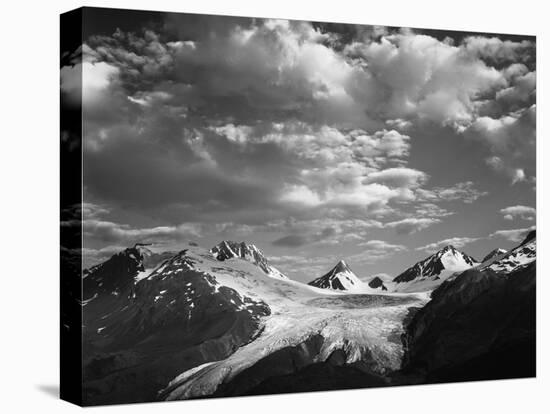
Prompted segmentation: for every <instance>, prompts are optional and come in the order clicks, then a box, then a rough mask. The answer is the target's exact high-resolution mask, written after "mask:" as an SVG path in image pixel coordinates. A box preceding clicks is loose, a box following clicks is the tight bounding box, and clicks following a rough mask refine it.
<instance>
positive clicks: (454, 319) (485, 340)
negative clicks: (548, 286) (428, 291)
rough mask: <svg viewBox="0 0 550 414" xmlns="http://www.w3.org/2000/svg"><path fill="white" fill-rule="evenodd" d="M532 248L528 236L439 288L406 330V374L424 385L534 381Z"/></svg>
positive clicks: (534, 248)
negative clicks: (517, 379) (503, 253)
mask: <svg viewBox="0 0 550 414" xmlns="http://www.w3.org/2000/svg"><path fill="white" fill-rule="evenodd" d="M535 243H536V240H535V236H534V234H533V235H529V237H528V238H527V239H526V241H525V242H524V243H522V244H521V245H520V246H518V247H517V248H515V249H513V250H512V251H511V252H510V253H509V254H508V255H506V256H505V257H504V258H502V259H501V260H499V261H497V262H494V263H493V264H492V265H490V266H487V267H485V268H477V269H471V270H467V271H465V272H463V273H461V274H459V275H457V276H455V277H453V278H450V279H449V280H447V281H446V282H444V283H443V284H442V285H441V286H439V287H438V288H437V289H436V290H435V291H434V292H433V293H432V300H431V302H429V303H428V304H427V305H426V306H425V307H424V308H423V309H421V310H420V311H418V312H417V313H416V315H415V316H414V317H413V319H412V321H411V323H410V324H409V325H408V327H407V333H406V335H404V343H405V347H406V353H405V358H404V364H403V371H404V372H406V373H409V374H413V375H417V376H418V375H419V376H420V377H421V378H423V381H427V382H445V381H469V380H480V379H496V378H515V377H529V376H534V375H535V366H536V364H535V355H536V344H535V328H536V326H535V325H536V323H535V322H536V318H535V316H536V257H535V255H536V246H535ZM512 263H514V265H513V266H512Z"/></svg>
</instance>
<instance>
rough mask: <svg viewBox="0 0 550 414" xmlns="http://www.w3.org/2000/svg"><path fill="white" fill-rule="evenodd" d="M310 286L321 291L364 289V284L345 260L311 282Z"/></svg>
mask: <svg viewBox="0 0 550 414" xmlns="http://www.w3.org/2000/svg"><path fill="white" fill-rule="evenodd" d="M308 285H311V286H315V287H318V288H321V289H334V290H348V291H359V290H361V289H362V288H363V282H361V280H359V278H358V277H357V276H356V275H355V273H353V271H352V270H351V268H350V267H349V266H348V265H347V263H346V262H345V261H344V260H340V261H339V262H338V263H337V264H336V266H334V267H333V268H332V269H331V270H330V271H329V272H328V273H326V274H324V275H323V276H321V277H319V278H317V279H315V280H313V281H311V282H309V283H308Z"/></svg>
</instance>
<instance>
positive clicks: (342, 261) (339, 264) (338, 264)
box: [336, 260, 349, 268]
mask: <svg viewBox="0 0 550 414" xmlns="http://www.w3.org/2000/svg"><path fill="white" fill-rule="evenodd" d="M336 267H344V268H349V266H348V264H347V263H346V262H345V261H344V260H340V261H339V262H338V263H337V264H336Z"/></svg>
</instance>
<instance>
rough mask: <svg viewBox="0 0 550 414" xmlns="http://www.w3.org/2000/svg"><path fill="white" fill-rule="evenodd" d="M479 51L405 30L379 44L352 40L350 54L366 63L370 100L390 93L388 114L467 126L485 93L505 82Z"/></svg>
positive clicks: (383, 103) (385, 103) (383, 105)
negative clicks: (478, 99) (482, 57)
mask: <svg viewBox="0 0 550 414" xmlns="http://www.w3.org/2000/svg"><path fill="white" fill-rule="evenodd" d="M480 50H481V49H480V48H479V47H478V48H475V49H474V46H473V45H470V46H469V48H468V45H467V44H461V45H458V46H455V45H453V44H452V42H450V41H448V40H447V39H446V40H443V41H439V40H438V39H436V38H434V37H431V36H427V35H420V34H416V33H414V32H412V31H409V32H404V31H403V32H401V33H393V34H390V35H386V36H383V37H381V38H380V40H379V41H375V42H369V43H362V42H356V43H352V44H350V45H348V46H347V47H346V49H345V53H346V54H347V55H348V56H350V57H353V58H356V59H360V58H362V59H364V60H365V61H366V62H367V65H368V66H367V71H368V73H369V75H371V76H370V77H369V78H368V81H363V85H364V87H365V88H368V89H369V90H370V91H371V92H370V93H369V94H368V95H367V94H364V95H366V96H367V97H368V98H370V99H375V98H378V99H380V98H381V97H382V96H384V95H385V96H386V97H387V98H386V99H381V100H380V101H379V102H378V105H377V111H378V112H383V113H384V115H385V116H386V117H387V118H389V119H399V118H403V117H415V118H420V119H424V120H428V121H432V122H437V123H440V124H447V125H463V124H468V123H470V122H471V121H472V120H473V119H474V118H475V112H476V104H475V102H476V99H477V97H478V96H479V95H480V94H483V92H487V91H491V90H494V89H498V88H502V87H504V86H506V80H505V78H504V76H503V75H502V74H501V73H500V72H499V71H498V70H497V69H495V68H494V67H491V66H488V65H487V64H486V63H485V62H484V61H483V60H482V59H480V58H479V57H480V55H481V51H480ZM484 51H485V50H484ZM486 53H489V51H487V52H486ZM373 79H376V81H374V80H373ZM371 104H374V102H371ZM373 106H374V105H373Z"/></svg>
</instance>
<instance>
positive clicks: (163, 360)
mask: <svg viewBox="0 0 550 414" xmlns="http://www.w3.org/2000/svg"><path fill="white" fill-rule="evenodd" d="M147 250H148V249H147ZM147 250H145V249H143V247H142V246H141V247H140V246H134V247H132V248H128V249H125V250H124V251H122V252H120V253H117V254H115V255H114V256H113V257H111V258H110V259H109V260H107V261H106V262H104V263H102V264H100V265H98V266H94V267H92V268H90V269H88V270H87V271H85V272H84V273H85V276H84V279H83V284H84V297H85V298H88V299H87V300H85V301H83V302H82V310H83V312H82V314H83V328H82V331H83V348H84V355H86V359H85V360H84V367H83V370H84V380H83V381H84V385H83V386H84V399H85V401H87V404H92V405H95V404H106V403H121V402H129V401H134V402H135V401H151V400H156V399H157V391H158V390H159V389H161V388H163V387H164V386H166V384H167V383H168V382H169V381H170V379H172V378H174V377H175V376H176V375H177V374H178V373H179V372H181V370H185V369H188V368H192V367H194V366H197V365H201V364H203V363H206V362H208V361H211V360H218V359H223V358H225V357H227V356H228V355H230V354H231V353H233V352H234V351H235V350H236V349H238V348H239V347H240V346H242V345H244V344H246V343H248V342H249V341H251V340H252V338H254V335H255V334H256V333H257V332H258V330H259V328H260V319H261V318H262V317H265V316H267V315H269V314H270V308H269V306H268V305H267V304H266V303H265V302H263V301H262V300H261V299H253V298H251V297H250V296H248V295H247V294H246V293H245V292H246V291H247V290H250V287H249V288H248V289H242V288H241V289H240V291H237V290H235V289H234V288H233V287H231V286H230V285H231V283H229V284H228V283H225V284H223V283H221V282H220V280H222V279H223V278H227V276H223V275H219V276H218V277H215V276H214V272H215V271H214V270H212V269H213V268H215V269H216V272H218V273H224V274H225V273H227V275H228V276H229V279H235V276H237V275H242V274H247V273H246V272H256V273H257V274H261V275H263V273H262V272H261V271H260V270H259V269H258V268H257V267H256V266H254V265H252V264H250V263H244V264H245V265H246V266H245V267H244V268H243V267H238V268H233V267H232V268H227V267H226V266H223V265H220V264H219V262H218V261H217V260H215V259H214V258H212V256H211V254H210V253H209V252H207V251H205V250H200V253H199V254H194V255H191V254H190V253H189V251H188V250H187V249H186V250H182V251H180V252H179V253H177V254H175V255H173V256H172V257H171V258H170V259H168V260H165V261H163V262H162V263H161V264H160V266H158V267H156V268H155V269H154V270H153V271H152V272H150V274H149V275H148V276H147V277H145V278H141V279H138V278H137V276H138V275H139V273H140V272H143V271H144V270H145V266H144V265H143V263H144V261H145V259H146V256H145V255H148V254H149V253H148V251H147ZM200 261H206V262H208V263H209V264H210V266H208V267H207V268H204V267H201V266H200V265H199V262H200ZM206 269H208V273H206V272H205V270H206ZM256 277H257V276H256ZM261 278H263V279H268V278H266V277H265V276H261ZM230 282H231V281H230Z"/></svg>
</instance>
